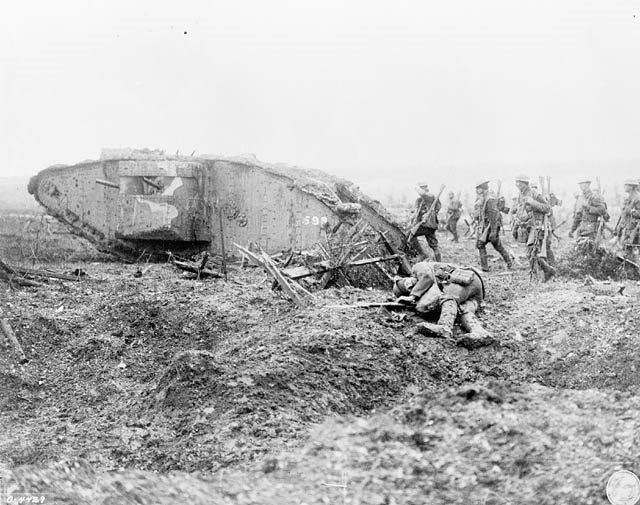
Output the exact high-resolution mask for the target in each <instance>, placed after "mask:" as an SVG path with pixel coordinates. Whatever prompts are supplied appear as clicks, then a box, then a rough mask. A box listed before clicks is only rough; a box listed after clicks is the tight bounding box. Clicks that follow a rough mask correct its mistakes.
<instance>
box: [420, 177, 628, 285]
mask: <svg viewBox="0 0 640 505" xmlns="http://www.w3.org/2000/svg"><path fill="white" fill-rule="evenodd" d="M542 182H543V183H544V181H542ZM515 185H516V187H517V188H518V196H517V197H516V198H514V199H513V204H512V206H511V207H507V206H506V202H505V199H504V197H499V196H497V195H496V193H494V192H493V191H492V190H491V189H490V188H489V181H488V180H481V181H478V182H477V184H476V186H475V190H476V200H475V204H474V208H473V212H471V217H472V219H473V224H474V225H475V232H476V233H475V236H476V248H477V249H478V253H479V256H480V268H481V270H483V271H489V264H488V260H487V244H491V245H492V246H493V248H494V249H495V250H496V251H497V252H498V253H499V254H500V255H501V256H502V258H503V259H504V262H505V263H506V267H507V268H508V269H512V268H513V258H512V256H511V254H510V252H509V251H508V250H507V249H506V248H505V247H504V245H503V243H502V241H501V238H500V232H501V230H502V228H503V215H509V216H511V233H512V235H513V238H514V239H515V240H516V241H518V242H519V243H521V244H526V246H527V257H528V260H529V267H530V273H531V275H532V276H536V277H538V275H539V273H540V272H541V273H542V275H543V280H544V281H547V280H549V279H551V278H552V277H553V276H554V275H556V269H555V257H554V254H553V250H552V248H551V243H552V237H553V236H555V228H556V223H555V219H554V215H553V207H554V206H557V205H560V204H561V203H562V202H560V201H559V200H558V199H557V198H556V197H555V195H554V194H553V193H550V192H547V193H546V194H543V192H540V191H539V190H538V188H537V185H535V184H533V183H531V181H530V179H529V177H528V176H526V175H519V176H517V177H516V178H515ZM578 185H579V187H580V194H579V195H578V197H577V199H576V203H575V207H574V215H573V223H572V226H571V231H570V232H569V237H574V235H577V237H578V238H582V239H589V240H593V241H595V242H596V243H599V241H600V240H601V238H602V233H603V231H604V227H605V226H606V223H607V222H608V221H609V213H608V211H607V204H606V202H605V201H604V198H603V197H602V195H601V194H600V192H599V191H598V190H593V189H592V188H591V181H590V180H588V179H582V180H580V181H578ZM417 190H418V192H419V197H418V199H417V200H416V203H415V209H414V213H413V216H412V226H411V228H410V231H409V235H408V239H409V243H410V245H411V246H412V247H413V248H414V249H415V250H416V251H419V252H421V254H422V256H423V257H425V258H426V257H428V256H429V254H428V250H427V249H426V248H425V247H424V246H423V244H422V243H421V242H420V241H419V240H418V237H421V236H422V237H424V239H425V240H426V242H427V244H428V245H429V247H430V248H431V250H432V251H433V256H434V257H435V261H436V262H439V261H441V252H440V248H439V245H438V239H437V236H436V230H437V229H438V226H439V223H438V213H439V211H440V208H441V203H440V194H441V193H442V190H443V187H441V189H440V194H438V195H434V194H433V193H431V192H430V191H429V186H428V184H427V183H420V184H419V185H418V188H417ZM624 190H625V193H626V197H625V200H624V203H623V207H622V213H621V216H620V219H619V220H618V223H617V225H616V227H615V230H614V232H615V233H616V235H617V237H618V239H619V240H620V241H621V242H620V243H621V244H623V247H624V250H625V256H626V257H629V258H630V257H631V256H633V250H634V247H637V246H638V244H640V192H639V181H637V180H627V181H625V183H624ZM446 212H447V223H446V229H447V230H448V231H449V232H451V234H452V237H453V241H455V242H457V241H458V232H457V225H458V220H459V219H460V217H461V214H462V204H461V202H460V199H459V198H457V197H456V196H455V194H454V193H453V192H450V193H449V197H448V203H447V209H446Z"/></svg>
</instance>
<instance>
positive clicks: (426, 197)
mask: <svg viewBox="0 0 640 505" xmlns="http://www.w3.org/2000/svg"><path fill="white" fill-rule="evenodd" d="M418 193H419V195H420V196H419V197H418V199H417V200H416V205H415V210H414V214H413V217H412V219H411V222H412V223H413V225H412V226H416V225H417V224H419V225H420V226H419V227H418V229H417V230H416V231H415V233H410V235H409V243H410V244H411V246H412V247H413V248H414V249H415V250H416V251H420V252H422V256H423V259H426V258H428V257H429V252H428V250H427V249H426V248H425V247H424V246H423V245H422V244H421V243H420V241H419V240H418V237H420V236H424V238H425V239H426V241H427V243H428V244H429V247H431V249H432V250H433V256H434V257H435V259H436V261H440V260H441V259H442V258H441V255H440V248H439V247H438V237H436V230H437V229H438V212H440V207H441V204H440V200H439V199H437V197H436V196H435V195H433V194H432V193H429V185H428V184H427V183H426V182H421V183H420V184H418ZM434 202H435V206H434V205H433V204H434ZM432 206H433V209H432Z"/></svg>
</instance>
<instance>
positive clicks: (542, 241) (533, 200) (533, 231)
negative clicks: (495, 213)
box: [516, 175, 556, 281]
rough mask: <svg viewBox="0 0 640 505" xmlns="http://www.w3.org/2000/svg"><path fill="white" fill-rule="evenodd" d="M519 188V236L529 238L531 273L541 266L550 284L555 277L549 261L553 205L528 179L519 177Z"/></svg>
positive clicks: (517, 178)
mask: <svg viewBox="0 0 640 505" xmlns="http://www.w3.org/2000/svg"><path fill="white" fill-rule="evenodd" d="M516 187H517V188H518V190H519V191H520V194H519V195H518V202H517V204H516V224H517V228H518V230H517V235H518V236H519V237H523V242H524V240H525V239H526V244H527V256H528V258H529V267H530V272H531V273H533V272H535V271H536V267H537V266H539V267H540V268H541V269H542V271H543V272H544V280H545V281H548V280H549V279H550V278H551V277H553V276H554V275H555V274H556V270H555V268H553V267H552V266H551V265H550V264H549V261H553V253H552V252H551V227H550V226H549V212H550V211H551V206H550V205H549V204H548V203H547V201H546V200H545V198H544V197H543V196H542V195H541V194H540V193H538V192H536V191H534V190H533V189H531V188H530V187H529V177H527V176H526V175H519V176H518V177H516Z"/></svg>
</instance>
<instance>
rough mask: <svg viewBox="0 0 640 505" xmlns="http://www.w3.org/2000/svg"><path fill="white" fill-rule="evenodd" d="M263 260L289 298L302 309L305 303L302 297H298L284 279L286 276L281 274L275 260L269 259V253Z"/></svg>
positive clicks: (263, 254)
mask: <svg viewBox="0 0 640 505" xmlns="http://www.w3.org/2000/svg"><path fill="white" fill-rule="evenodd" d="M262 260H263V261H264V267H265V268H266V269H267V271H268V272H269V273H270V274H271V275H272V276H273V277H275V279H276V280H277V281H278V284H279V285H280V287H281V288H282V290H283V291H284V292H285V293H286V294H287V295H289V297H290V298H291V299H292V300H293V301H294V302H295V304H296V305H298V306H300V307H301V306H302V305H304V303H303V302H302V298H300V295H298V293H296V292H295V291H294V290H293V288H292V287H291V286H290V285H289V283H288V282H287V280H286V279H285V278H284V276H283V275H282V273H281V272H280V270H279V269H278V267H277V266H276V264H275V263H274V262H273V260H272V259H271V258H270V257H269V255H268V254H267V253H265V252H263V253H262Z"/></svg>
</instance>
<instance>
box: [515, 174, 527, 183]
mask: <svg viewBox="0 0 640 505" xmlns="http://www.w3.org/2000/svg"><path fill="white" fill-rule="evenodd" d="M516 182H526V183H527V184H529V176H528V175H523V174H520V175H517V176H516Z"/></svg>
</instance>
